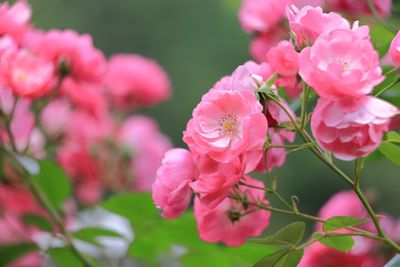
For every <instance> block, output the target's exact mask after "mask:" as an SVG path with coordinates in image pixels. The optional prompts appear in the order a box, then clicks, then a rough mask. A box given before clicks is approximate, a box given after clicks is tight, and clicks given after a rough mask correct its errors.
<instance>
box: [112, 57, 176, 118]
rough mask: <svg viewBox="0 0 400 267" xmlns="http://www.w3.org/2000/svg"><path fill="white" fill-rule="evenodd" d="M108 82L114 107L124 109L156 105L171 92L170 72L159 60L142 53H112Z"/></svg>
mask: <svg viewBox="0 0 400 267" xmlns="http://www.w3.org/2000/svg"><path fill="white" fill-rule="evenodd" d="M105 85H106V90H107V94H108V95H110V97H111V102H112V103H113V106H114V107H115V108H118V109H121V110H129V109H133V108H137V107H142V106H151V105H155V104H158V103H159V102H162V101H165V100H167V99H168V98H169V97H170V95H171V83H170V81H169V78H168V75H167V73H166V72H165V71H164V70H163V69H162V68H161V67H160V66H159V65H158V64H157V62H155V61H154V60H151V59H147V58H144V57H142V56H140V55H129V54H120V55H114V56H112V57H111V58H110V61H109V63H108V70H107V74H106V78H105Z"/></svg>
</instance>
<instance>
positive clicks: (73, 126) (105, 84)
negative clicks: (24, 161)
mask: <svg viewBox="0 0 400 267" xmlns="http://www.w3.org/2000/svg"><path fill="white" fill-rule="evenodd" d="M31 13H32V12H31V8H30V6H29V4H28V3H27V1H24V0H20V1H17V2H16V3H14V4H13V5H9V4H8V3H7V2H5V3H3V4H1V5H0V116H1V125H0V140H1V143H2V148H4V149H6V150H7V151H9V153H11V154H13V153H18V154H19V155H21V156H23V157H31V158H34V159H36V160H41V159H44V158H53V159H56V160H57V161H58V163H59V165H60V166H61V167H62V168H63V169H64V171H65V172H66V173H67V174H68V176H69V177H70V178H71V181H72V183H73V186H74V194H75V197H76V200H77V201H78V203H79V204H80V205H93V204H96V203H97V202H98V201H99V200H101V199H102V196H103V195H104V194H106V193H109V192H119V191H126V190H130V191H147V192H148V191H151V186H152V184H153V182H154V180H155V177H156V171H157V168H158V166H159V165H160V163H161V160H162V157H163V155H164V153H165V152H166V151H167V150H168V149H170V148H171V143H170V141H169V139H168V138H167V137H166V136H165V135H164V134H162V133H161V132H160V129H159V127H158V125H157V123H156V122H155V121H154V120H153V119H151V118H149V117H146V116H143V115H138V114H132V112H133V111H136V110H137V109H138V108H142V107H150V106H153V105H156V104H158V103H160V102H162V101H165V100H167V99H168V98H169V97H170V95H171V93H172V90H171V83H170V81H169V78H168V75H167V73H166V72H165V71H164V70H163V69H162V67H161V66H159V64H158V63H157V62H155V61H154V60H152V59H148V58H145V57H142V56H140V55H134V54H118V55H113V56H111V57H110V58H109V59H106V57H105V56H104V54H103V52H102V51H100V50H99V49H97V48H96V47H95V46H94V44H93V41H92V38H91V36H90V35H88V34H79V33H77V32H75V31H74V30H69V29H67V30H57V29H52V30H49V31H44V30H41V29H38V28H35V27H33V25H31V23H30V17H31ZM0 167H1V168H2V169H3V171H2V173H4V176H5V180H4V181H3V179H2V180H1V181H0V233H1V234H0V236H1V237H0V244H2V245H5V244H13V243H15V242H22V241H32V240H33V239H32V238H34V234H35V232H36V231H37V229H33V230H32V229H30V228H29V227H28V226H26V225H25V224H24V223H23V220H22V217H23V215H24V214H38V215H43V214H44V215H46V212H44V211H43V210H42V209H41V208H39V204H36V202H35V200H34V199H33V197H32V196H31V195H30V193H29V191H28V190H27V187H26V184H25V182H24V180H23V179H22V178H23V177H20V173H19V172H18V170H16V169H15V166H14V165H13V163H12V162H11V160H4V161H3V158H2V166H0ZM2 178H3V177H2ZM14 204H15V205H17V206H15V207H14V206H13V205H14ZM20 209H21V212H19V210H20ZM38 258H39V257H38V255H34V257H31V258H29V259H30V260H29V259H28V260H27V261H28V263H26V262H25V261H24V260H25V259H20V260H18V261H16V262H15V263H13V264H14V265H11V266H28V265H29V264H30V265H29V266H39V265H41V264H39V263H35V262H37V261H36V260H37V259H38Z"/></svg>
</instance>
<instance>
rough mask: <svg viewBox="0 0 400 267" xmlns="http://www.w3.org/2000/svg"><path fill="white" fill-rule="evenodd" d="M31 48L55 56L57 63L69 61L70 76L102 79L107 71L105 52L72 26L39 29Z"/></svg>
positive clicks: (58, 64) (95, 80)
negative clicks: (42, 30)
mask: <svg viewBox="0 0 400 267" xmlns="http://www.w3.org/2000/svg"><path fill="white" fill-rule="evenodd" d="M31 45H32V49H33V50H34V51H35V52H37V53H39V54H40V55H43V56H45V57H47V58H48V59H50V60H52V61H53V63H54V64H55V65H56V66H58V67H59V66H60V64H61V62H62V61H64V62H65V63H66V66H67V69H68V76H69V77H71V78H73V79H75V80H77V81H83V82H89V83H99V82H101V81H102V80H103V76H104V72H105V66H106V62H105V58H104V55H103V53H102V52H101V51H100V50H98V49H96V48H95V47H94V46H93V42H92V38H91V37H90V35H88V34H83V35H79V34H78V33H76V32H75V31H72V30H64V31H60V30H51V31H49V32H47V33H42V34H40V33H37V36H36V37H35V40H34V41H33V42H31Z"/></svg>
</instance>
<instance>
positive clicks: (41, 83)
mask: <svg viewBox="0 0 400 267" xmlns="http://www.w3.org/2000/svg"><path fill="white" fill-rule="evenodd" d="M0 81H1V82H3V83H4V84H5V85H6V86H8V87H9V88H11V89H12V90H13V92H14V93H15V94H17V95H18V96H22V97H26V98H31V99H35V98H39V97H41V96H43V95H45V94H47V93H49V92H50V91H51V90H52V89H53V86H54V85H55V81H56V79H55V68H54V65H53V63H52V62H50V61H48V60H47V59H45V58H43V57H40V56H37V55H35V54H33V53H32V52H30V51H28V50H25V49H22V50H20V51H17V50H14V49H11V51H8V52H5V53H4V54H3V56H2V57H1V60H0Z"/></svg>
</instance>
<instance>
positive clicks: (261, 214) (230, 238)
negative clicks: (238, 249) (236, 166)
mask: <svg viewBox="0 0 400 267" xmlns="http://www.w3.org/2000/svg"><path fill="white" fill-rule="evenodd" d="M245 182H246V183H247V184H251V185H253V186H259V187H263V186H264V185H263V183H262V182H260V181H257V180H254V179H252V178H250V177H249V176H246V177H245ZM239 191H240V192H241V194H243V197H244V196H245V197H246V198H247V199H249V201H263V202H264V203H267V201H266V200H264V191H263V190H258V189H253V188H248V187H244V186H241V187H239ZM249 211H252V212H251V213H249V214H247V215H244V216H241V214H243V213H245V212H249ZM194 215H195V218H196V221H197V229H198V230H199V235H200V238H201V239H203V240H205V241H207V242H223V243H224V244H226V245H228V246H239V245H241V244H243V243H244V242H245V241H246V239H247V238H249V237H254V236H258V235H260V234H261V233H262V231H263V230H264V229H265V228H266V227H267V226H268V224H269V218H270V212H269V211H266V210H258V209H257V208H256V207H254V206H252V205H250V206H249V207H248V208H247V209H245V208H244V207H243V206H242V204H241V203H240V202H238V201H235V200H232V199H228V198H227V199H225V200H223V201H222V202H221V203H220V204H219V205H218V206H216V207H215V208H210V207H208V206H207V205H204V204H202V202H201V201H200V200H199V199H198V198H196V199H195V203H194Z"/></svg>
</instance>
